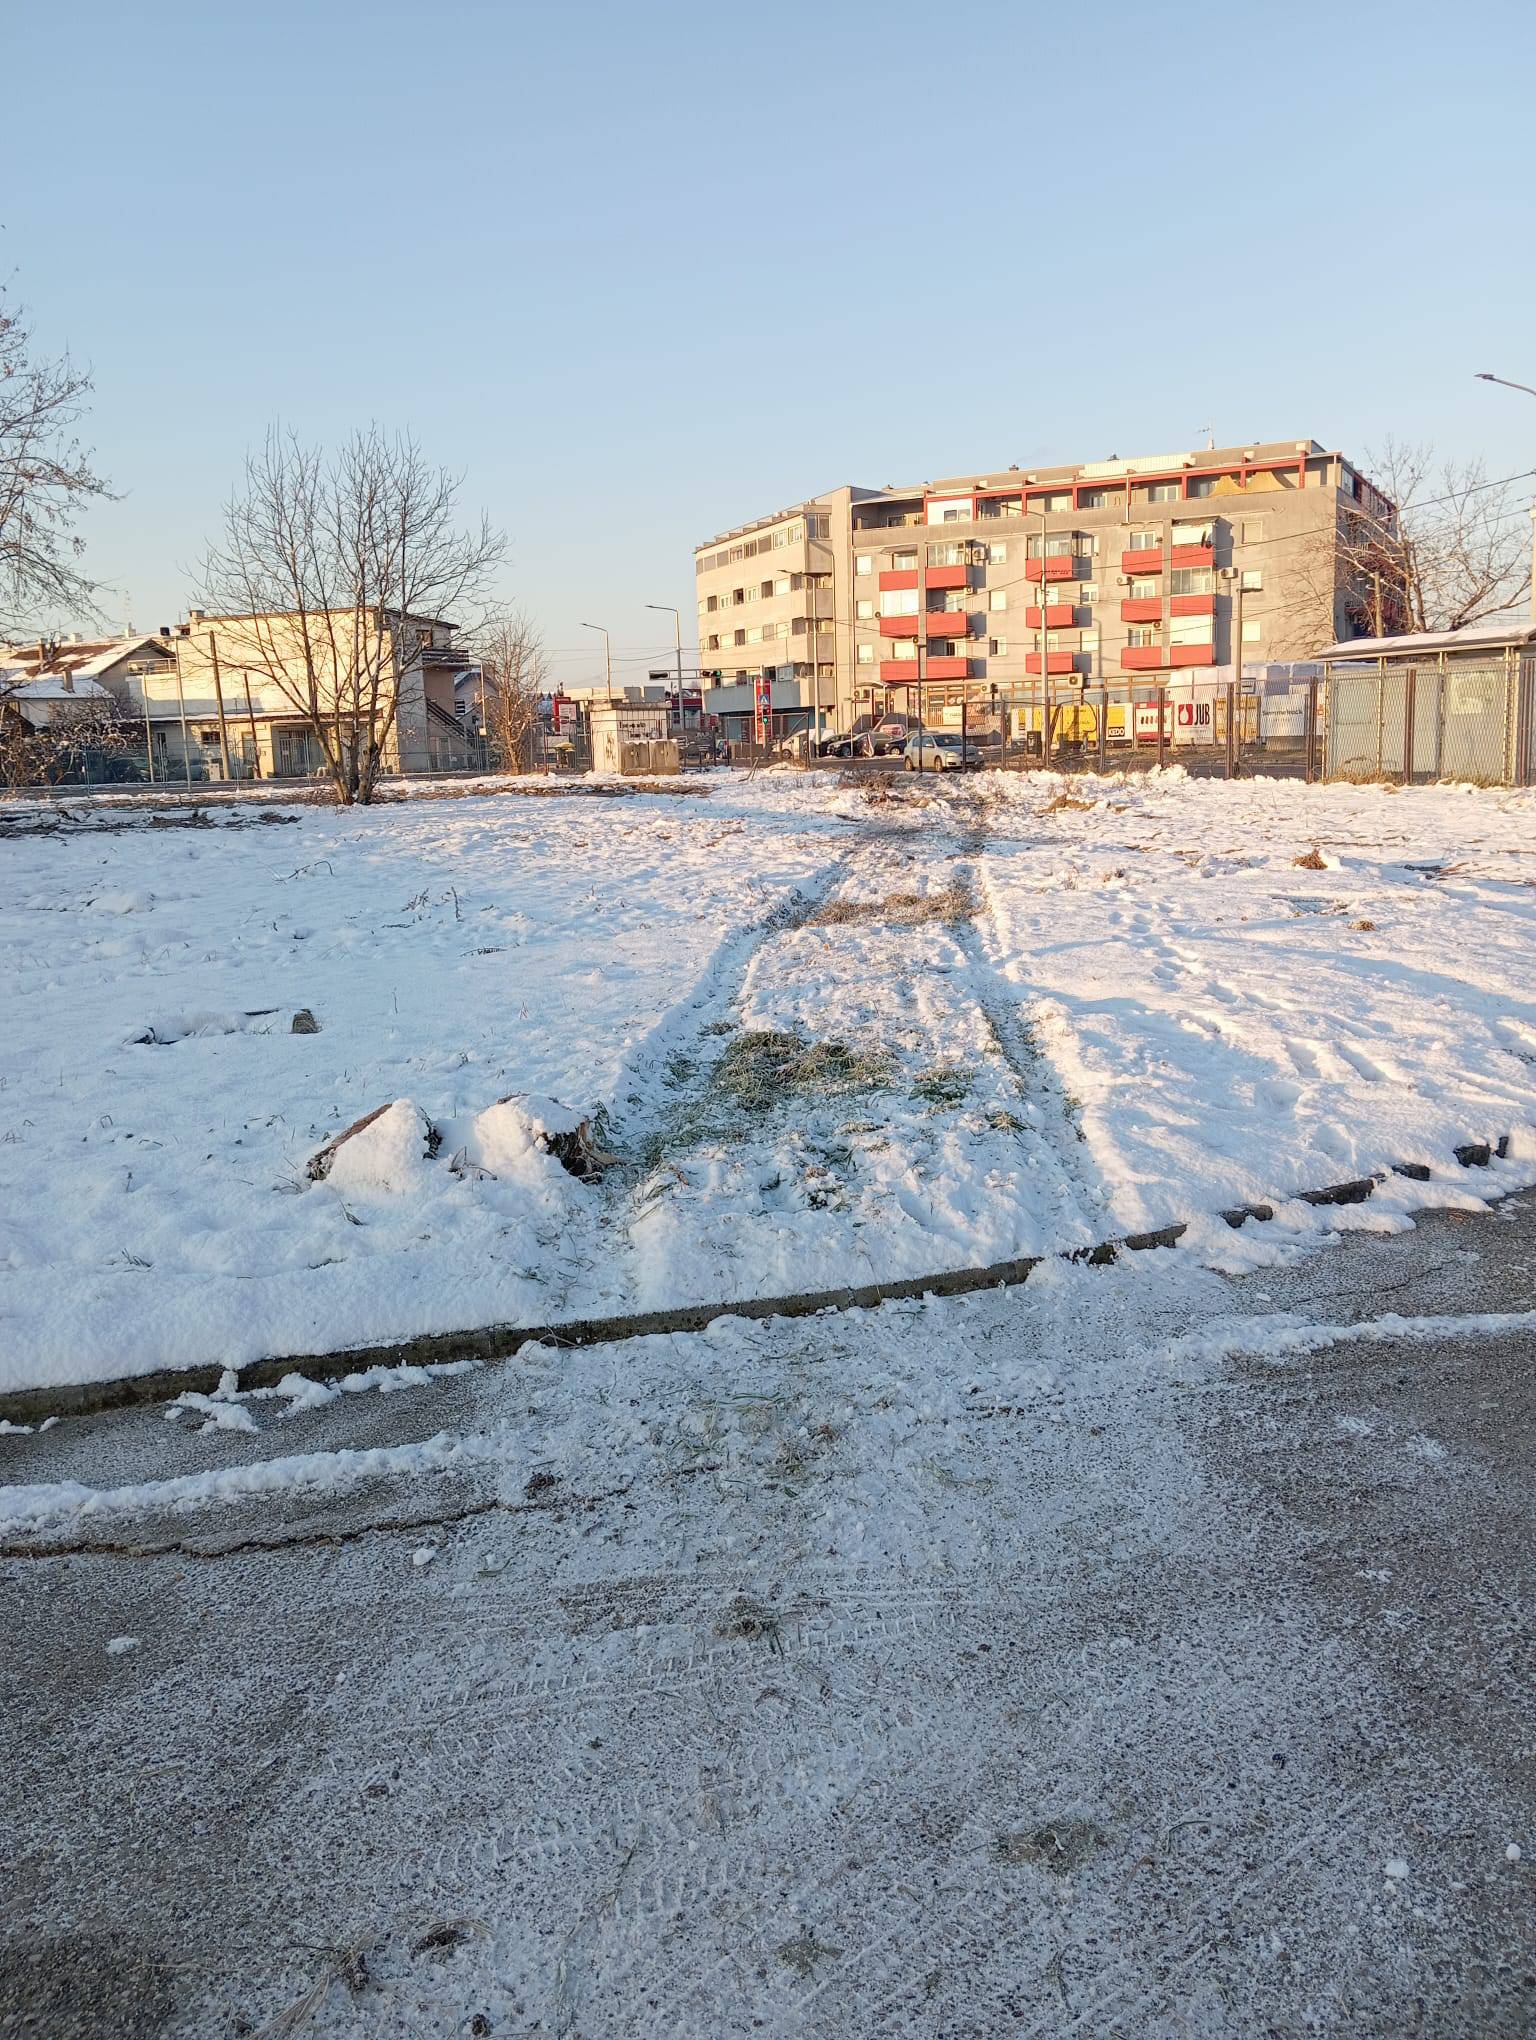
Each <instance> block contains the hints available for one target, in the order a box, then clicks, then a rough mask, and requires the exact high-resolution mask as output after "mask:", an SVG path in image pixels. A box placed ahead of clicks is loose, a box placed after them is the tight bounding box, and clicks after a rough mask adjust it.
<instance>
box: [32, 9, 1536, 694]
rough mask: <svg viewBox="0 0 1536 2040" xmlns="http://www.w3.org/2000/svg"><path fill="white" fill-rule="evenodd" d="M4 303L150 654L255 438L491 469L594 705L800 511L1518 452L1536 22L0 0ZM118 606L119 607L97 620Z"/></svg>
mask: <svg viewBox="0 0 1536 2040" xmlns="http://www.w3.org/2000/svg"><path fill="white" fill-rule="evenodd" d="M0 57H3V59H4V61H3V69H4V71H5V74H6V76H7V81H8V90H7V107H8V113H9V118H8V121H7V144H6V150H5V158H4V171H3V175H0V272H3V273H4V274H6V275H7V276H8V278H9V279H10V281H11V284H12V287H13V289H14V291H15V293H16V295H18V296H19V297H20V298H21V299H22V300H23V301H24V302H25V303H26V304H27V305H28V306H29V307H30V309H31V313H32V318H33V323H34V326H35V330H36V334H37V338H38V341H39V343H40V345H41V346H42V347H44V348H48V349H57V348H59V347H62V346H65V345H67V346H68V347H70V348H71V349H72V350H73V351H74V352H75V353H76V354H77V355H78V356H80V357H82V358H84V359H87V360H88V361H89V362H90V363H91V365H92V367H93V369H94V372H95V377H96V385H97V389H96V398H95V409H94V414H93V419H92V424H91V434H90V436H91V438H92V440H93V441H94V443H95V446H96V449H97V452H98V454H99V456H100V460H101V463H102V465H103V466H104V467H105V469H106V471H107V472H108V474H109V475H110V476H111V477H112V479H113V481H114V483H115V484H116V485H117V487H118V488H119V489H120V490H121V491H122V492H123V500H122V501H121V502H119V503H116V504H113V505H109V506H105V507H102V508H100V509H98V510H96V511H95V512H93V513H92V515H91V518H90V520H89V524H88V527H87V532H88V537H89V541H90V550H89V555H88V566H89V567H90V569H91V570H92V571H93V572H95V573H97V574H98V575H100V576H101V577H102V578H104V579H106V580H108V581H110V582H112V583H114V584H115V585H116V586H117V587H118V588H120V589H123V590H126V591H128V593H129V594H131V598H132V614H133V619H134V621H135V622H136V623H137V624H139V625H140V626H141V627H154V626H155V625H157V624H160V623H169V622H171V621H173V620H174V618H175V617H176V616H177V615H178V614H180V613H181V611H182V609H183V608H184V606H185V602H186V599H187V594H188V582H187V574H186V569H187V568H188V566H189V565H190V564H191V563H192V562H193V561H194V560H195V558H196V557H197V555H198V552H199V550H200V547H201V543H202V540H203V538H204V535H205V534H206V533H207V532H208V531H209V530H210V529H211V528H212V526H213V524H214V521H215V519H216V516H217V511H218V506H219V504H220V502H221V500H222V498H223V496H224V495H225V493H226V492H227V490H228V488H229V485H230V483H231V481H232V480H233V478H234V477H235V475H236V473H237V470H238V467H239V464H240V461H241V458H242V455H243V453H244V451H245V449H246V448H247V447H248V446H249V445H251V444H252V443H254V442H256V441H257V440H259V438H260V436H261V434H262V431H263V429H264V427H265V426H266V424H267V423H268V421H269V420H271V419H274V418H278V417H280V418H281V419H282V420H284V421H285V422H286V423H289V424H292V425H294V426H296V427H298V428H299V429H300V430H301V431H303V432H304V433H306V434H312V435H314V436H316V437H323V438H332V437H336V436H339V435H341V434H343V433H344V432H346V431H347V430H348V429H349V428H351V427H352V426H353V425H356V424H360V423H367V422H368V421H369V420H371V419H378V420H379V421H381V422H383V423H385V424H387V425H392V426H393V425H399V426H407V427H409V428H411V429H412V430H413V431H415V432H416V433H417V434H418V435H419V436H420V438H421V439H422V441H423V443H424V445H425V447H426V450H427V451H428V453H429V454H431V455H432V456H433V457H434V458H435V459H437V460H440V461H441V462H443V463H444V464H446V465H450V466H452V467H455V468H463V469H464V470H466V476H467V479H466V489H465V495H466V501H467V502H468V504H469V505H470V506H471V507H472V508H476V509H478V508H479V507H481V506H483V507H485V508H486V509H488V510H489V511H490V512H491V514H492V515H493V517H494V518H495V519H496V520H497V521H498V522H499V523H501V524H502V525H504V526H505V528H506V530H507V531H508V533H509V534H510V538H511V551H510V559H509V565H508V569H507V576H506V581H507V586H506V593H507V594H508V595H509V596H515V597H517V598H520V599H521V600H523V601H524V602H525V603H526V605H527V606H528V607H529V609H530V610H531V611H532V612H533V613H534V614H535V615H536V616H537V617H538V618H539V620H540V621H541V622H542V624H543V625H544V627H545V632H546V637H547V639H548V642H549V644H550V645H551V646H552V647H553V648H555V649H556V650H557V651H560V652H562V653H563V652H564V649H565V648H568V647H569V648H575V652H574V656H573V657H572V658H569V659H567V658H565V657H563V656H562V658H561V660H560V665H561V668H562V669H563V670H564V671H565V672H566V673H567V674H568V675H572V676H574V675H576V674H578V673H579V672H581V671H590V670H592V668H593V666H594V662H595V660H596V658H597V657H598V656H599V649H598V648H599V641H598V640H597V639H595V638H592V639H591V640H590V644H589V645H588V646H586V647H585V648H583V647H582V640H583V639H584V638H587V637H588V634H587V633H585V632H583V631H581V630H580V629H579V628H578V624H579V621H580V620H581V619H582V618H590V619H591V620H593V621H595V622H599V623H606V624H608V625H609V626H610V628H611V629H612V632H613V636H614V642H615V647H616V651H618V652H620V653H621V654H622V655H623V656H624V657H625V658H626V659H627V660H629V661H630V662H631V664H634V663H638V664H639V665H642V666H643V664H644V663H645V662H646V658H647V655H648V653H649V652H650V651H651V650H652V649H659V648H660V647H662V646H663V645H665V644H669V643H670V636H671V626H670V619H669V618H667V617H660V616H655V615H651V614H649V613H648V612H647V611H646V609H645V608H644V607H643V605H644V603H646V602H647V601H653V602H671V603H677V604H679V605H681V606H682V609H683V616H684V631H685V638H686V637H687V636H689V635H691V630H692V625H693V621H694V611H693V581H692V571H691V562H690V558H689V554H690V550H691V548H692V546H693V545H694V544H695V543H696V542H697V541H698V540H699V539H701V538H705V537H708V536H709V535H710V534H711V533H713V532H714V531H716V530H717V529H719V528H721V527H722V526H724V525H727V524H730V523H733V522H736V521H739V520H741V519H744V518H747V517H750V516H754V515H758V514H760V513H762V512H764V511H766V510H770V509H772V508H775V507H777V506H778V505H779V504H781V503H784V502H788V501H791V500H794V499H796V498H798V497H800V496H802V495H805V494H807V493H809V492H811V491H813V490H815V489H818V488H826V487H831V486H833V485H834V484H836V483H839V482H844V481H854V482H863V483H872V484H879V483H882V482H886V481H905V480H909V479H912V478H914V477H917V478H921V477H923V476H925V475H928V474H933V473H936V472H939V471H941V470H950V471H954V470H959V469H964V468H967V467H971V466H975V467H992V466H1000V465H1003V464H1005V463H1006V462H1008V461H1013V460H1017V461H1019V462H1021V463H1026V464H1027V463H1029V462H1033V461H1043V460H1052V459H1057V460H1072V459H1094V458H1101V457H1104V456H1106V455H1109V454H1112V453H1119V454H1129V453H1134V452H1137V451H1145V452H1156V451H1159V450H1162V449H1164V448H1171V447H1176V446H1183V445H1195V444H1199V443H1200V434H1201V432H1202V431H1203V429H1204V428H1205V427H1206V426H1210V427H1211V428H1212V430H1213V431H1214V432H1215V434H1216V436H1217V439H1218V440H1219V441H1228V442H1230V441H1233V440H1240V439H1244V438H1249V437H1264V438H1278V437H1291V436H1293V435H1300V434H1306V433H1310V434H1313V435H1315V436H1316V437H1317V438H1319V439H1322V440H1325V441H1327V442H1330V443H1333V444H1338V445H1341V446H1342V447H1344V448H1345V449H1346V450H1347V451H1350V452H1352V453H1354V454H1356V456H1357V457H1363V454H1364V450H1365V449H1366V448H1367V447H1369V446H1371V445H1372V444H1376V443H1379V442H1380V440H1381V439H1382V438H1383V437H1384V436H1385V435H1386V434H1388V433H1397V434H1399V435H1401V436H1406V437H1410V438H1425V439H1430V440H1433V441H1435V442H1436V443H1437V444H1438V445H1439V446H1440V447H1441V449H1442V450H1444V451H1447V452H1456V453H1460V454H1465V455H1481V456H1483V457H1484V458H1486V460H1487V462H1488V464H1489V471H1490V473H1505V472H1512V471H1514V470H1517V469H1523V468H1529V467H1533V466H1536V400H1532V399H1530V398H1525V397H1520V396H1517V395H1515V394H1513V393H1512V392H1508V391H1502V390H1496V389H1493V388H1490V387H1489V386H1488V385H1486V384H1482V383H1477V382H1474V381H1473V380H1472V371H1473V370H1475V369H1480V368H1491V369H1494V370H1496V371H1498V372H1499V373H1501V374H1504V375H1508V376H1512V377H1515V378H1518V379H1519V380H1521V381H1524V382H1536V261H1533V250H1536V199H1533V194H1536V174H1533V172H1536V161H1533V153H1536V152H1533V140H1532V135H1533V131H1532V127H1531V111H1530V108H1531V91H1532V81H1533V77H1536V7H1533V6H1532V5H1531V0H1463V4H1461V5H1458V6H1453V7H1447V6H1443V5H1437V6H1433V7H1431V6H1428V5H1420V4H1415V0H1398V4H1391V5H1388V4H1377V0H1329V4H1326V5H1320V4H1315V0H1284V4H1276V0H1232V4H1231V5H1229V6H1215V5H1209V4H1204V0H1182V4H1180V5H1178V6H1174V7H1163V8H1149V7H1147V6H1145V5H1142V4H1136V5H1125V4H1121V0H1086V4H1082V5H1072V4H1066V5H1054V6H1050V7H1041V6H1039V5H1038V4H1035V0H1029V4H1025V0H1012V4H1009V0H1002V4H999V0H969V4H966V5H960V6H955V5H950V6H941V5H939V4H938V0H924V4H911V0H882V4H878V5H877V4H866V5H861V6H846V5H843V6H839V5H836V4H832V5H828V4H825V0H821V4H814V5H809V4H800V0H779V4H776V5H774V6H770V7H765V8H761V9H756V8H748V7H742V6H736V5H732V4H723V5H722V4H721V0H712V4H709V5H696V4H693V0H683V4H678V0H661V4H659V5H651V6H646V5H636V4H630V0H617V4H606V5H603V4H582V0H576V4H569V0H567V4H554V5H550V4H543V5H537V6H535V5H528V4H524V0H438V4H435V5H432V6H422V7H407V6H404V5H401V4H398V0H379V4H373V5H368V6H364V5H362V4H355V5H352V6H346V5H342V4H340V0H309V4H305V5H296V4H294V0H277V4H264V5H262V6H261V7H249V8H240V7H237V6H233V5H214V6H209V5H208V4H207V0H197V4H189V0H183V4H166V0H142V4H140V5H137V6H134V7H124V6H123V5H121V0H77V4H74V5H70V6H65V5H60V4H58V0H50V4H47V5H43V4H38V0H11V5H10V7H9V8H8V9H7V10H6V13H5V16H4V21H3V24H0ZM108 607H109V609H113V610H114V611H115V613H116V614H119V615H121V614H122V613H123V611H122V607H121V604H120V603H119V604H114V603H112V602H111V601H109V603H108Z"/></svg>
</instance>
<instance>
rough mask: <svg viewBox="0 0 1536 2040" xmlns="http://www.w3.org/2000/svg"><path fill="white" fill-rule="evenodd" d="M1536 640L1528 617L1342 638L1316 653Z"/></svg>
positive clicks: (1362, 654)
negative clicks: (1397, 633) (1448, 627)
mask: <svg viewBox="0 0 1536 2040" xmlns="http://www.w3.org/2000/svg"><path fill="white" fill-rule="evenodd" d="M1533 639H1536V623H1533V622H1532V621H1531V619H1530V618H1529V617H1520V616H1507V617H1504V618H1503V619H1502V620H1500V621H1496V622H1493V623H1465V624H1463V625H1462V627H1461V629H1460V630H1420V631H1410V632H1408V633H1407V634H1405V635H1404V636H1402V637H1384V638H1344V639H1342V640H1341V641H1340V642H1339V643H1338V644H1336V645H1329V646H1328V648H1327V650H1326V651H1323V652H1320V653H1319V654H1318V656H1319V658H1323V659H1375V658H1379V657H1390V656H1391V655H1392V654H1394V653H1400V652H1449V651H1465V650H1474V649H1479V648H1481V649H1482V650H1485V651H1486V650H1487V649H1488V648H1489V647H1490V646H1492V645H1523V644H1529V643H1530V642H1531V641H1532V640H1533Z"/></svg>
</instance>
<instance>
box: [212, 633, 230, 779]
mask: <svg viewBox="0 0 1536 2040" xmlns="http://www.w3.org/2000/svg"><path fill="white" fill-rule="evenodd" d="M208 652H209V656H210V657H211V658H212V660H213V698H214V700H215V702H216V703H217V704H218V710H219V762H220V764H221V766H222V768H223V772H224V777H225V778H226V779H228V778H230V777H231V776H232V775H231V773H230V769H229V725H228V723H227V722H225V720H224V684H223V681H222V680H221V679H220V677H219V641H218V638H217V637H216V636H215V634H214V633H213V632H212V631H209V633H208Z"/></svg>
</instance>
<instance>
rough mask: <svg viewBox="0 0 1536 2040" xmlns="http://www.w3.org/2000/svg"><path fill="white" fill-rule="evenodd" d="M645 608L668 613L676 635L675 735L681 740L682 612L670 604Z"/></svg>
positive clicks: (648, 604)
mask: <svg viewBox="0 0 1536 2040" xmlns="http://www.w3.org/2000/svg"><path fill="white" fill-rule="evenodd" d="M645 606H646V608H647V609H659V610H661V611H662V612H663V613H666V612H668V611H670V612H671V616H672V623H673V627H674V629H675V631H676V633H677V734H678V736H679V738H681V736H682V734H683V728H684V722H685V718H684V715H683V612H682V611H681V610H680V609H677V608H674V607H673V605H672V604H671V603H670V602H647V603H646V605H645Z"/></svg>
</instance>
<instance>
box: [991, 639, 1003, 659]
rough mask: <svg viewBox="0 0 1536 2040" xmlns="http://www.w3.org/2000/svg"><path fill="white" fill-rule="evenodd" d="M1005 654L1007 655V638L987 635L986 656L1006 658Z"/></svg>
mask: <svg viewBox="0 0 1536 2040" xmlns="http://www.w3.org/2000/svg"><path fill="white" fill-rule="evenodd" d="M1007 656H1008V640H1007V638H1005V637H989V638H988V639H987V657H988V658H989V659H1006V658H1007Z"/></svg>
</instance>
